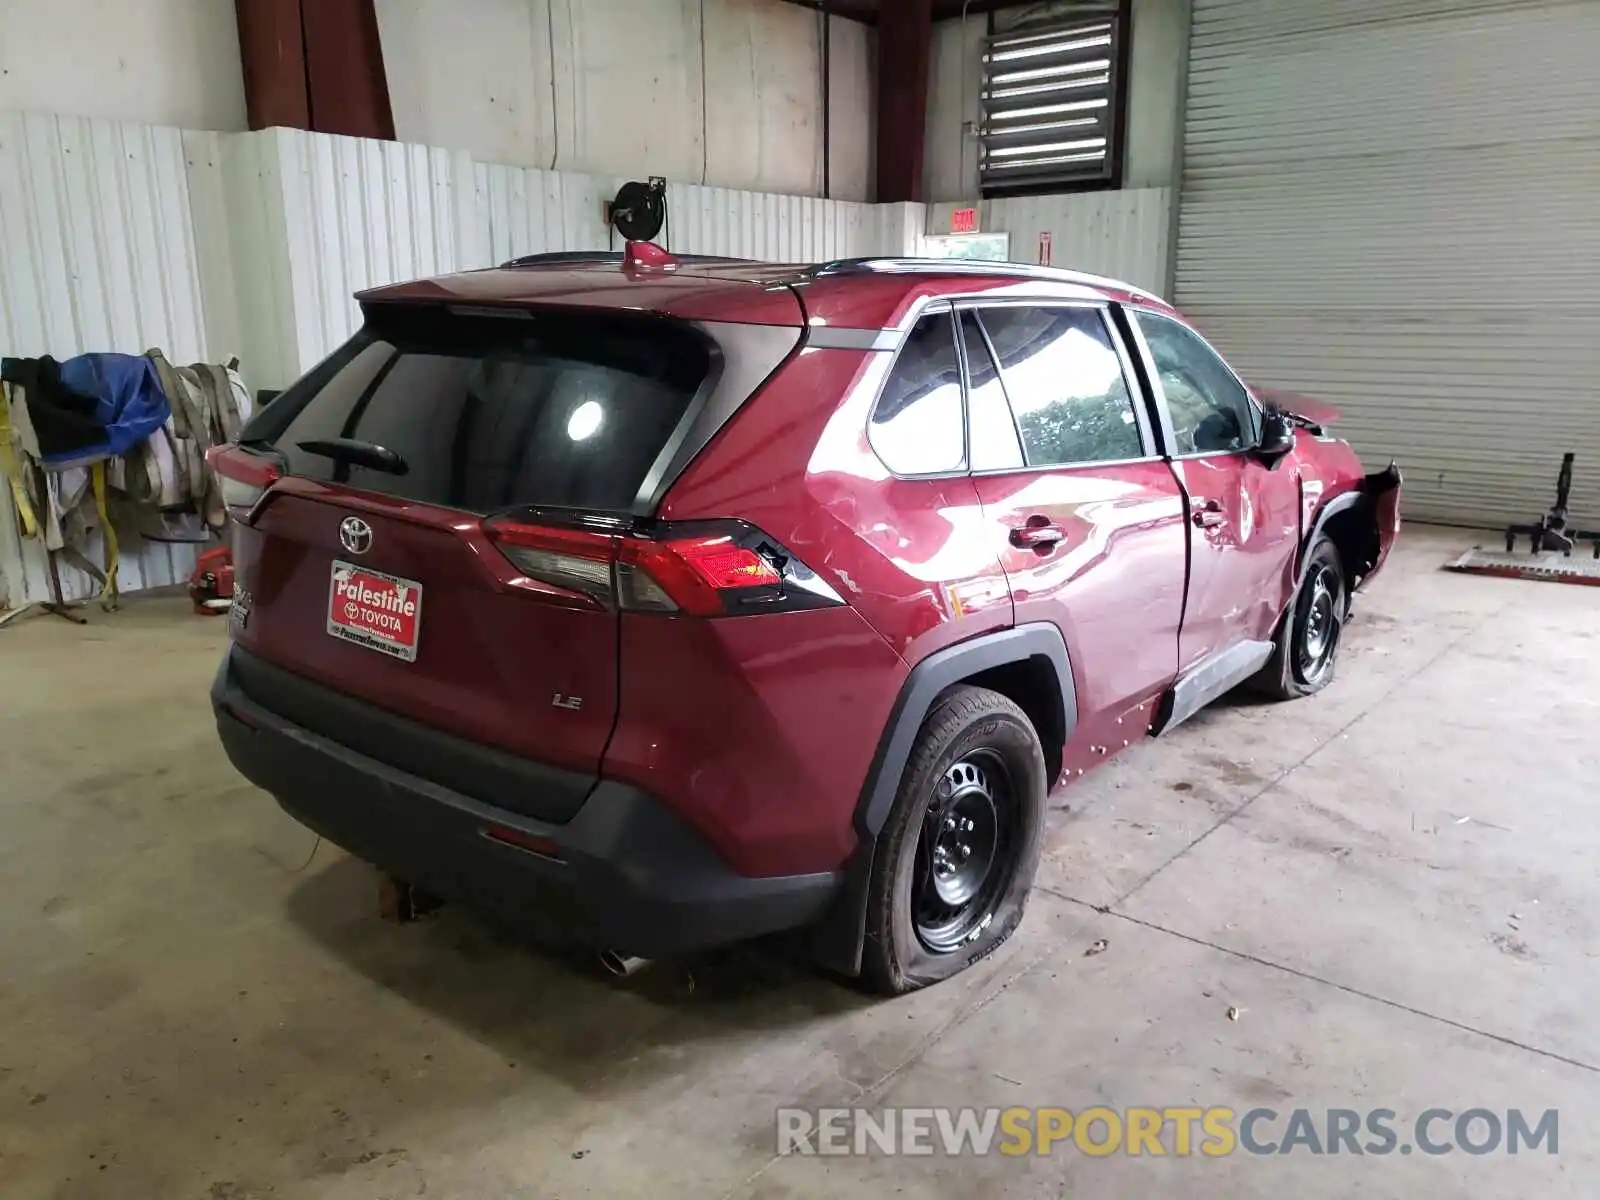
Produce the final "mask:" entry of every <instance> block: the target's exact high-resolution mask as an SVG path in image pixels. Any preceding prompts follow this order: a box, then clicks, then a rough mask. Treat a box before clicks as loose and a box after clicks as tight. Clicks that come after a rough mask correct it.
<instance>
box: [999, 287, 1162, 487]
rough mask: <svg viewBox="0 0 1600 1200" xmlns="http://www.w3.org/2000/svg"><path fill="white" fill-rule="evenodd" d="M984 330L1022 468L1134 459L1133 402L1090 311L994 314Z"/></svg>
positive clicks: (1139, 451) (1139, 449)
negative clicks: (1016, 433) (1018, 438)
mask: <svg viewBox="0 0 1600 1200" xmlns="http://www.w3.org/2000/svg"><path fill="white" fill-rule="evenodd" d="M983 324H984V328H985V329H987V330H988V331H989V340H990V341H992V342H993V343H994V350H995V353H996V354H997V355H999V356H1000V372H1001V376H1002V378H1003V379H1004V380H1005V388H1006V395H1007V396H1008V397H1009V398H1010V400H1011V408H1012V410H1013V411H1014V412H1015V413H1016V416H1017V427H1018V428H1019V429H1020V430H1021V432H1022V445H1023V449H1024V451H1025V452H1026V453H1027V456H1028V465H1029V466H1030V467H1048V466H1059V465H1063V464H1066V463H1091V462H1108V461H1113V460H1116V459H1124V458H1139V457H1140V456H1142V455H1143V454H1144V445H1143V443H1142V442H1141V440H1140V436H1139V425H1138V421H1137V419H1136V418H1135V416H1134V411H1133V396H1132V394H1131V393H1130V392H1129V390H1128V382H1127V380H1126V379H1125V378H1124V377H1123V374H1122V360H1121V359H1120V358H1118V357H1117V352H1116V349H1115V347H1114V346H1113V345H1112V343H1111V335H1110V334H1109V333H1108V332H1107V330H1106V325H1105V319H1104V318H1103V317H1102V316H1101V314H1100V311H1099V310H1098V309H1094V308H1025V307H998V306H997V307H995V308H986V309H984V310H983Z"/></svg>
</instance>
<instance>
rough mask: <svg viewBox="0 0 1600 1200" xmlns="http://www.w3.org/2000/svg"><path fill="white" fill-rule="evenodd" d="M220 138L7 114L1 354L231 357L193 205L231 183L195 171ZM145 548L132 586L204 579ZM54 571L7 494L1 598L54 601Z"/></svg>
mask: <svg viewBox="0 0 1600 1200" xmlns="http://www.w3.org/2000/svg"><path fill="white" fill-rule="evenodd" d="M217 136H218V135H214V134H185V133H182V132H180V131H179V130H176V129H157V128H151V127H149V126H134V125H119V124H117V123H114V122H110V121H91V120H83V119H78V118H71V117H56V116H50V115H46V114H27V115H24V114H21V113H15V112H0V354H4V355H8V356H29V355H39V354H50V355H53V356H55V357H56V358H67V357H70V356H72V355H74V354H78V353H81V352H83V351H85V350H91V349H117V350H123V351H127V352H130V353H135V354H137V353H140V352H141V351H143V350H146V349H148V348H150V347H153V346H159V347H161V349H162V350H164V351H165V352H166V354H167V356H168V358H170V359H171V360H172V361H174V362H179V363H186V362H195V361H199V360H201V359H206V358H211V357H213V356H214V353H216V354H221V353H224V352H223V351H221V350H217V351H215V352H214V351H213V343H212V340H211V339H212V333H213V332H216V333H218V334H219V335H221V336H226V333H225V330H226V326H227V324H228V322H229V320H230V317H229V316H228V311H229V303H228V301H227V300H226V299H225V298H224V297H221V296H218V297H216V303H215V304H214V305H212V306H210V307H211V308H212V309H213V310H214V311H215V312H216V313H217V317H216V322H217V328H216V330H215V331H213V330H209V329H208V325H207V319H206V315H205V314H206V312H207V310H208V301H210V300H211V299H212V297H210V296H208V295H207V294H206V293H205V289H203V288H202V285H201V277H200V270H199V266H198V264H199V259H200V256H201V248H200V246H199V245H198V244H197V240H196V238H197V233H196V219H195V213H196V205H195V204H194V203H192V202H191V196H198V197H199V198H200V199H199V204H200V205H203V206H206V207H207V208H208V209H214V208H215V206H216V205H217V203H219V198H218V194H217V192H216V189H217V188H218V187H220V175H211V174H209V173H208V172H207V171H206V170H205V169H201V170H200V171H198V172H193V173H191V172H190V170H189V168H188V165H187V163H188V158H189V152H190V151H192V152H193V153H194V154H197V155H200V156H202V161H204V155H205V153H206V151H207V148H208V142H209V141H210V140H213V139H215V138H216V137H217ZM203 223H204V222H202V224H203ZM134 549H135V552H134V553H131V554H128V555H126V556H125V557H124V559H123V563H122V571H121V578H122V584H123V587H124V588H125V589H126V590H129V591H132V590H135V589H138V588H142V587H158V586H161V585H164V584H170V583H173V582H175V581H179V580H182V579H185V578H186V577H187V576H188V573H189V572H190V570H192V569H193V564H194V551H193V549H192V548H189V547H185V546H168V545H156V544H150V545H148V546H146V547H145V548H144V549H143V550H142V551H139V550H138V549H137V548H134ZM93 552H94V555H95V557H97V558H98V557H99V555H100V553H101V551H100V548H99V546H98V545H97V546H95V547H93ZM45 571H46V566H45V555H44V550H43V548H42V546H41V545H40V544H39V543H38V542H37V541H29V542H22V541H21V540H20V539H19V537H18V533H17V521H16V516H15V513H14V511H13V509H12V505H11V496H10V492H9V489H7V488H0V581H3V582H0V588H4V590H5V591H7V592H9V596H8V597H7V599H8V600H9V602H10V603H12V604H18V603H23V602H26V601H31V600H38V599H43V598H45V596H46V595H47V594H48V592H47V581H46V574H45ZM90 583H91V581H90V580H89V579H88V578H87V577H86V576H83V575H81V574H79V573H78V572H76V571H72V570H68V569H65V568H64V569H63V570H62V585H63V588H64V590H65V591H66V592H67V594H68V595H69V596H82V595H86V594H89V591H90Z"/></svg>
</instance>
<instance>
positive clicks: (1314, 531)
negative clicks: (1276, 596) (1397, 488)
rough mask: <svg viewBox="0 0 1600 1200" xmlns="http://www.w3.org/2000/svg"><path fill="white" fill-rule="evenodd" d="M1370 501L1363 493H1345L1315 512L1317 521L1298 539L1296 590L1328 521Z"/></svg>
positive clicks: (1295, 575)
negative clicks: (1312, 550)
mask: <svg viewBox="0 0 1600 1200" xmlns="http://www.w3.org/2000/svg"><path fill="white" fill-rule="evenodd" d="M1371 502H1372V499H1371V497H1370V496H1368V495H1367V494H1366V492H1364V491H1354V492H1346V493H1344V495H1342V496H1335V497H1334V498H1333V499H1332V500H1329V501H1328V502H1327V503H1326V504H1324V505H1323V506H1322V508H1321V509H1320V510H1319V511H1318V512H1317V519H1316V520H1315V521H1314V522H1312V525H1311V529H1310V530H1309V531H1308V532H1307V533H1306V535H1305V537H1303V538H1301V539H1300V552H1299V555H1298V557H1297V558H1296V561H1295V572H1294V582H1295V587H1296V588H1298V587H1299V586H1300V584H1301V582H1302V581H1303V580H1304V579H1305V577H1306V565H1307V563H1308V562H1309V561H1310V558H1311V547H1313V546H1315V545H1316V544H1317V538H1319V537H1321V536H1322V531H1323V529H1325V528H1326V527H1327V524H1328V521H1329V520H1330V519H1332V518H1333V517H1336V516H1338V515H1339V514H1340V513H1342V512H1349V511H1350V510H1351V509H1352V508H1359V507H1361V506H1362V505H1364V504H1370V503H1371Z"/></svg>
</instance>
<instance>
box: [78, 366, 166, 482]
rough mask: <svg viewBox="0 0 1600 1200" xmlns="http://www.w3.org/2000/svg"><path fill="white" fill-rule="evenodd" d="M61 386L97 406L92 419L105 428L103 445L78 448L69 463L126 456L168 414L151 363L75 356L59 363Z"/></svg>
mask: <svg viewBox="0 0 1600 1200" xmlns="http://www.w3.org/2000/svg"><path fill="white" fill-rule="evenodd" d="M61 382H62V383H64V384H66V385H67V386H68V387H70V388H72V390H73V391H76V392H81V393H83V394H85V395H88V396H94V397H95V398H96V400H97V401H98V404H97V405H96V408H95V419H96V420H98V421H100V422H101V423H102V424H103V425H105V427H106V445H105V447H104V448H103V449H102V448H101V447H88V446H86V447H83V448H82V449H80V450H76V451H74V452H73V453H72V455H71V457H72V458H73V459H75V460H79V461H82V460H85V459H90V458H99V457H107V458H114V457H116V456H118V455H121V454H126V453H127V452H128V451H130V450H132V449H133V448H134V447H135V446H138V445H141V444H142V443H143V442H144V441H145V440H146V439H148V438H149V436H150V435H151V434H152V433H154V432H155V431H156V430H157V429H160V428H161V426H162V425H164V424H166V421H167V418H168V417H169V416H171V415H172V405H171V404H170V403H169V402H168V400H167V394H166V393H165V392H164V391H162V390H161V379H160V377H159V376H158V375H157V374H156V368H155V364H154V363H152V362H151V361H150V360H149V359H148V358H145V357H144V356H143V355H138V354H80V355H78V356H77V357H76V358H69V359H67V360H66V361H65V362H63V363H62V364H61Z"/></svg>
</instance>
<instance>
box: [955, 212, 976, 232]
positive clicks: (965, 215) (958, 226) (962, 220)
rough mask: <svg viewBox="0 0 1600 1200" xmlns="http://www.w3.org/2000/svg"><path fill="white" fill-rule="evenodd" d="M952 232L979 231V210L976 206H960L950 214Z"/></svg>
mask: <svg viewBox="0 0 1600 1200" xmlns="http://www.w3.org/2000/svg"><path fill="white" fill-rule="evenodd" d="M950 232H951V233H977V232H978V210H977V209H975V208H958V209H956V210H955V211H954V212H952V213H951V214H950Z"/></svg>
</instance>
